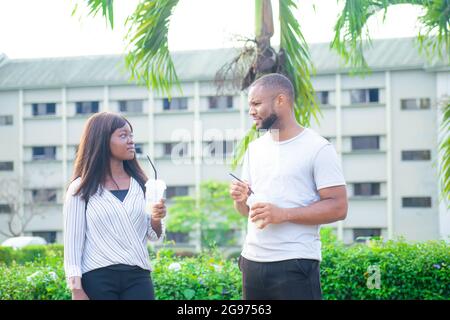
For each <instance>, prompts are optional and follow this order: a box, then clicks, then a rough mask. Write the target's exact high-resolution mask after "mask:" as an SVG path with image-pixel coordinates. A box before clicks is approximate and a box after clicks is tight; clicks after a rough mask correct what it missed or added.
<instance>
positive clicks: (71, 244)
mask: <svg viewBox="0 0 450 320" xmlns="http://www.w3.org/2000/svg"><path fill="white" fill-rule="evenodd" d="M77 185H78V183H76V182H75V181H74V182H72V184H71V185H70V186H69V188H68V190H67V193H66V198H65V201H64V206H63V213H64V270H65V273H66V278H67V286H68V287H69V288H70V289H71V290H72V291H73V290H82V286H81V259H82V254H83V248H84V240H85V236H86V234H85V233H86V212H85V205H86V203H85V201H84V200H83V199H82V198H81V196H80V195H77V196H74V195H73V194H74V192H75V188H76V187H77Z"/></svg>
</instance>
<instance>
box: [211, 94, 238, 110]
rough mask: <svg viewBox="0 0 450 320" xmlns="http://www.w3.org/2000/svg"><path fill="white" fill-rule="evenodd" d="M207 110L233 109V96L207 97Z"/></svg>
mask: <svg viewBox="0 0 450 320" xmlns="http://www.w3.org/2000/svg"><path fill="white" fill-rule="evenodd" d="M208 101H209V109H231V108H233V96H211V97H208Z"/></svg>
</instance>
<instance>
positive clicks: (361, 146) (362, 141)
mask: <svg viewBox="0 0 450 320" xmlns="http://www.w3.org/2000/svg"><path fill="white" fill-rule="evenodd" d="M379 149H380V137H379V136H361V137H352V150H379Z"/></svg>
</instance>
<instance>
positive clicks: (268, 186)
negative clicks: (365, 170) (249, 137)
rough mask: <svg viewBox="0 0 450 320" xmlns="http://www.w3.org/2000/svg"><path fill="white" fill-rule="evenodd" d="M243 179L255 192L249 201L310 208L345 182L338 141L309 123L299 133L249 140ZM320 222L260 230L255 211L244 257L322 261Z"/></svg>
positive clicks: (251, 202)
mask: <svg viewBox="0 0 450 320" xmlns="http://www.w3.org/2000/svg"><path fill="white" fill-rule="evenodd" d="M242 179H243V180H246V181H248V182H249V183H250V185H251V189H252V190H253V192H254V195H253V194H252V195H251V196H250V197H249V198H248V200H247V205H248V206H249V207H251V206H252V204H253V203H255V202H269V203H272V204H274V205H276V206H278V207H280V208H294V207H306V206H309V205H311V204H312V203H314V202H317V201H319V200H320V196H319V193H318V190H320V189H322V188H327V187H331V186H339V185H345V180H344V176H343V174H342V169H341V165H340V163H339V159H338V157H337V154H336V151H335V149H334V147H333V145H331V144H330V142H328V141H327V140H326V139H324V138H322V137H321V136H320V135H319V134H317V133H316V132H315V131H313V130H311V129H308V128H304V130H303V131H302V132H301V133H300V134H298V135H297V136H295V137H293V138H291V139H289V140H285V141H280V142H278V141H275V140H273V138H272V136H271V135H270V132H267V133H266V134H264V135H263V136H262V137H260V138H258V139H257V140H255V141H253V142H252V143H250V145H249V147H248V149H247V152H246V154H245V156H244V164H243V167H242ZM319 231H320V225H302V224H297V223H292V222H285V223H281V224H269V225H267V226H266V227H265V228H264V229H262V230H261V229H259V228H257V227H256V225H255V224H254V223H253V222H251V220H250V215H249V221H248V228H247V237H246V240H245V244H244V248H243V251H242V256H243V257H244V258H246V259H248V260H252V261H259V262H270V261H282V260H288V259H315V260H319V261H320V260H322V255H321V242H320V235H319Z"/></svg>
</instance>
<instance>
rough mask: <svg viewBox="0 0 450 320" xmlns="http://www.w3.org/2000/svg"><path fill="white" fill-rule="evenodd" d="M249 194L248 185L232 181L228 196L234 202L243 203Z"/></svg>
mask: <svg viewBox="0 0 450 320" xmlns="http://www.w3.org/2000/svg"><path fill="white" fill-rule="evenodd" d="M249 193H250V189H249V185H248V183H246V182H240V181H233V182H232V183H231V185H230V195H231V198H233V200H234V201H236V202H239V203H245V202H246V201H247V199H248V196H249Z"/></svg>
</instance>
